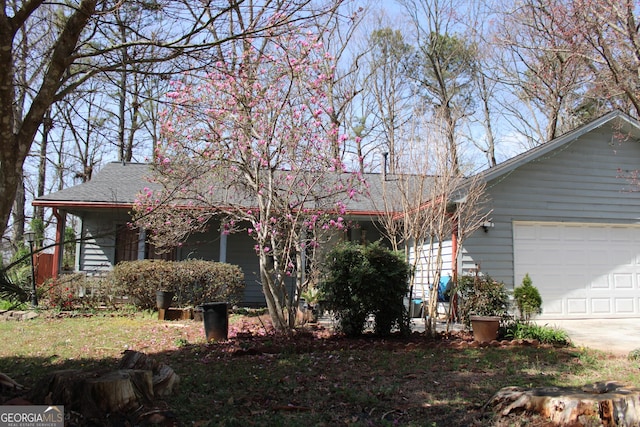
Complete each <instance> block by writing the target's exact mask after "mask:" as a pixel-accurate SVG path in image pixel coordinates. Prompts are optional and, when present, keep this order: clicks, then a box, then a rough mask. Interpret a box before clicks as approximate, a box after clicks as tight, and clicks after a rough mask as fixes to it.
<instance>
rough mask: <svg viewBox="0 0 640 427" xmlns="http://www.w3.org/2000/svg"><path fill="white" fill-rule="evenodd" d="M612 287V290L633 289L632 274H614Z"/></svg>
mask: <svg viewBox="0 0 640 427" xmlns="http://www.w3.org/2000/svg"><path fill="white" fill-rule="evenodd" d="M613 287H614V289H633V274H631V273H614V274H613Z"/></svg>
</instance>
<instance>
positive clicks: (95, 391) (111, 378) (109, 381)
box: [85, 369, 153, 414]
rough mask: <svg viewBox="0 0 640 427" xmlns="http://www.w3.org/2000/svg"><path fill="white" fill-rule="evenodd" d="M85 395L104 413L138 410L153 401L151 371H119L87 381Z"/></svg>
mask: <svg viewBox="0 0 640 427" xmlns="http://www.w3.org/2000/svg"><path fill="white" fill-rule="evenodd" d="M85 387H86V391H87V395H86V396H85V397H87V398H89V399H91V403H93V402H95V404H97V406H98V409H99V410H100V411H102V412H104V413H107V414H109V413H112V412H122V413H127V412H129V411H132V410H135V409H138V408H139V407H140V406H142V405H143V404H147V403H150V402H151V401H152V400H153V384H152V382H151V371H146V370H142V369H121V370H119V371H113V372H109V373H108V374H106V375H102V376H100V377H98V378H91V379H89V380H87V382H86V384H85Z"/></svg>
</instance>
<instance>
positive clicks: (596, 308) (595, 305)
mask: <svg viewBox="0 0 640 427" xmlns="http://www.w3.org/2000/svg"><path fill="white" fill-rule="evenodd" d="M590 301H591V313H593V314H612V313H613V310H612V309H611V306H612V302H613V301H612V300H611V298H591V299H590Z"/></svg>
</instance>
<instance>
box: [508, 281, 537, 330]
mask: <svg viewBox="0 0 640 427" xmlns="http://www.w3.org/2000/svg"><path fill="white" fill-rule="evenodd" d="M513 299H514V300H515V302H516V306H517V307H518V311H519V312H520V319H522V320H524V321H525V322H528V321H529V320H531V317H533V316H534V315H536V314H541V313H542V297H541V296H540V292H538V288H536V287H535V286H533V281H532V280H531V278H530V277H529V273H527V274H525V276H524V278H523V279H522V285H520V286H517V287H516V288H515V289H514V290H513Z"/></svg>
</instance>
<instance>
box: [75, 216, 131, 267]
mask: <svg viewBox="0 0 640 427" xmlns="http://www.w3.org/2000/svg"><path fill="white" fill-rule="evenodd" d="M78 216H79V218H80V227H81V230H80V237H81V238H82V239H83V240H82V242H83V243H82V244H80V245H79V250H78V251H77V255H76V257H77V265H78V269H79V271H82V272H85V273H87V274H100V273H103V272H105V271H109V270H111V268H112V266H113V263H114V260H115V253H116V238H115V236H116V227H117V226H118V225H122V224H126V223H127V221H129V219H130V218H129V217H128V215H127V214H126V212H117V211H107V210H102V211H94V212H85V213H81V214H78Z"/></svg>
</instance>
